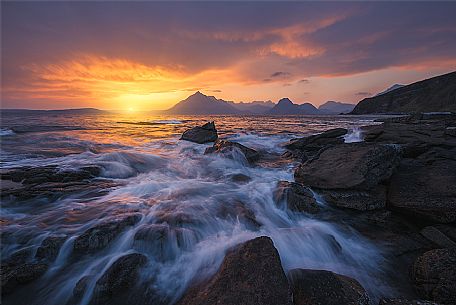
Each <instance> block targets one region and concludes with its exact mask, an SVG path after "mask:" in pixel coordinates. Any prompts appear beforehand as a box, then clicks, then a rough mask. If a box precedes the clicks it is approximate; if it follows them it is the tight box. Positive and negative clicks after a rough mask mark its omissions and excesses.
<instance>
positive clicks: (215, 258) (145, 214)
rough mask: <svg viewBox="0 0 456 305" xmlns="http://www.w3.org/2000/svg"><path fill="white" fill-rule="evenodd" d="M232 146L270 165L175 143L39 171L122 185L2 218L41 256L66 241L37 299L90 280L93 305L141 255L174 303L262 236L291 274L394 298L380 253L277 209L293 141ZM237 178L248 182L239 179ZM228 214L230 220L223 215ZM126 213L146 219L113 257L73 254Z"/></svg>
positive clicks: (51, 300)
mask: <svg viewBox="0 0 456 305" xmlns="http://www.w3.org/2000/svg"><path fill="white" fill-rule="evenodd" d="M178 122H179V121H166V122H164V123H163V124H178ZM352 129H353V131H352V132H350V133H349V134H348V135H347V137H346V141H361V140H362V138H361V135H360V133H359V129H357V128H356V127H354V128H352ZM225 138H226V139H228V140H232V141H236V142H239V143H241V144H244V145H246V146H248V147H251V148H254V149H256V150H258V151H260V152H261V153H262V154H263V155H265V156H270V157H267V158H264V159H263V161H260V162H259V163H258V165H256V166H251V165H249V164H248V162H247V161H246V160H245V158H244V157H243V155H242V154H236V153H235V155H234V156H231V158H226V157H223V156H219V155H204V150H205V149H206V148H207V147H208V146H210V145H198V144H194V143H190V142H185V141H179V140H177V138H171V139H163V140H154V141H150V142H148V143H145V144H143V145H141V146H138V147H131V148H128V149H122V150H119V151H110V152H105V153H94V152H90V151H87V152H83V153H79V154H71V155H66V156H62V157H55V158H44V159H40V160H39V164H40V166H45V165H52V164H58V166H59V167H60V168H61V169H66V170H68V169H74V170H75V169H77V168H81V167H83V166H86V165H97V166H100V167H101V168H102V171H101V179H109V180H114V181H116V182H118V185H117V186H116V187H114V188H113V189H111V190H110V191H109V193H107V194H104V195H101V196H99V197H96V198H84V197H78V196H70V197H64V198H62V199H60V200H58V201H56V202H51V203H46V204H43V205H42V206H40V207H37V205H35V204H30V206H28V208H29V209H30V210H33V209H38V211H35V212H34V213H30V210H27V207H23V208H17V207H14V206H13V207H7V208H4V209H2V211H1V213H2V217H5V218H7V219H11V220H14V221H15V222H16V225H15V226H14V228H15V230H16V234H17V236H18V239H19V237H21V236H30V237H31V238H30V240H29V241H28V242H27V243H26V247H30V248H33V249H35V250H36V248H37V247H38V246H39V245H40V243H41V242H42V241H43V240H44V239H45V238H46V237H47V236H49V235H51V234H52V235H61V236H67V237H68V238H67V240H66V242H65V243H64V245H63V246H62V248H61V249H60V252H59V254H58V257H57V259H56V261H55V262H54V263H53V264H52V265H51V267H50V268H49V269H48V271H47V272H46V274H45V275H44V276H43V277H42V278H40V279H39V280H38V282H37V284H36V285H35V286H34V287H33V289H34V291H36V292H37V294H38V295H37V296H36V297H35V300H37V301H38V303H42V304H49V305H52V304H56V305H57V304H65V303H66V302H67V301H68V300H69V298H70V297H71V295H72V293H73V289H74V287H75V285H76V283H77V282H78V281H79V280H80V279H81V278H83V277H85V276H90V279H89V282H88V284H87V289H86V291H85V294H84V297H83V298H82V301H81V303H80V304H81V305H82V304H83V305H85V304H88V303H89V301H90V298H91V296H92V293H93V288H94V287H95V283H96V281H97V280H98V279H99V278H100V277H101V276H102V274H103V273H104V271H106V270H107V269H108V268H109V266H110V265H111V264H112V263H113V262H115V260H116V259H117V258H119V257H120V256H122V255H125V254H128V253H132V252H139V253H142V254H145V255H146V256H147V257H148V258H149V262H148V264H147V265H146V267H145V268H143V269H142V276H141V279H142V281H143V282H144V283H146V284H147V285H149V286H150V287H152V288H153V289H154V290H155V291H158V293H159V294H160V295H161V296H162V297H163V299H165V300H168V301H170V302H171V303H172V302H174V301H176V300H177V299H178V298H179V297H180V296H181V295H182V293H184V291H185V289H186V288H188V287H189V285H191V284H192V283H194V282H195V281H197V280H201V279H204V278H208V277H210V276H211V275H212V274H214V273H215V272H216V271H217V269H218V267H219V266H220V264H221V262H222V260H223V258H224V255H225V253H226V251H227V249H229V248H230V247H232V246H234V245H236V244H239V243H241V242H243V241H246V240H249V239H252V238H254V237H257V236H262V235H267V236H270V237H271V238H272V240H273V242H274V245H275V247H276V248H277V249H278V251H279V254H280V258H281V261H282V265H283V267H284V269H285V271H288V270H290V269H293V268H310V269H326V270H331V271H335V272H337V273H341V274H345V275H348V276H351V277H353V278H355V279H357V280H358V281H359V282H360V283H361V284H362V285H363V286H364V287H365V288H366V290H368V292H369V294H370V295H371V297H372V298H373V299H376V298H377V297H379V296H385V295H389V294H391V293H392V292H393V289H392V288H391V287H388V285H386V284H385V280H384V274H385V272H386V270H385V267H384V254H383V252H382V249H381V248H379V247H377V246H376V245H374V244H373V243H371V242H370V241H368V240H367V239H365V238H363V237H362V236H361V235H360V234H358V233H357V232H356V231H355V230H353V229H351V228H350V227H349V226H347V225H343V224H338V223H337V221H334V220H330V218H328V217H323V218H319V216H318V215H307V214H304V213H297V212H292V211H290V210H287V209H286V208H285V204H281V203H276V202H274V199H273V192H274V190H275V188H276V185H277V182H278V181H281V180H285V181H293V169H294V167H295V166H296V165H297V164H294V163H291V162H289V161H286V162H284V161H283V160H282V159H281V158H280V155H281V154H282V153H283V152H284V149H283V148H282V144H283V143H285V142H286V141H288V140H289V139H291V138H292V136H291V135H288V134H276V135H260V134H254V133H243V134H233V135H229V136H227V137H225ZM14 164H15V166H18V165H20V166H27V165H28V166H31V165H35V166H36V164H37V160H36V159H24V160H21V161H15V163H14ZM239 174H242V175H245V176H248V177H250V179H249V180H248V181H243V182H239V181H236V180H235V179H233V177H234V176H236V175H239ZM315 196H316V198H317V200H318V203H319V204H320V205H321V206H322V207H323V209H324V210H326V213H327V214H328V213H329V214H330V213H331V208H330V207H328V206H327V205H326V204H325V202H323V201H322V200H321V199H320V198H319V196H318V194H315ZM237 203H239V204H242V206H244V207H245V208H246V209H247V210H249V211H251V212H253V214H254V216H255V220H256V222H257V223H258V224H260V225H259V226H255V225H252V224H251V223H248V222H245V221H243V220H242V219H240V218H239V217H236V213H232V212H233V211H231V210H230V209H233V210H234V209H235V208H234V207H232V205H233V204H237ZM222 210H223V211H225V210H226V211H227V212H226V213H225V214H223V213H221V212H220V211H222ZM127 212H135V213H140V214H141V215H142V217H141V220H140V221H139V223H138V224H136V225H135V226H133V227H130V228H129V229H127V230H125V231H123V233H122V234H121V235H120V236H119V237H118V238H116V239H115V241H114V242H112V243H110V244H109V246H108V247H107V248H106V249H103V250H101V251H99V252H97V253H95V254H94V255H90V256H84V257H83V258H82V259H79V260H75V259H74V257H73V256H72V249H73V243H74V240H75V238H76V237H77V236H79V235H80V234H82V233H83V232H84V231H85V230H87V229H88V228H90V227H93V226H95V225H97V224H99V223H101V222H103V221H104V220H105V219H107V218H109V217H110V216H112V215H117V214H118V213H127ZM154 225H160V226H166V228H167V232H168V234H167V236H166V239H165V240H164V241H163V242H164V244H163V248H162V249H161V250H160V251H157V249H156V248H154V247H151V246H150V245H148V244H147V243H144V242H141V241H137V240H135V238H134V236H135V234H137V233H138V231H140V230H141V229H144V228H146V227H148V226H154ZM37 232H39V233H38V234H37ZM18 245H19V244H18ZM18 247H19V246H18ZM18 247H14V246H12V247H11V246H10V247H7V248H4V249H2V254H3V255H6V256H8V255H9V254H11V253H12V252H14V251H16V250H18ZM21 247H23V245H21ZM38 303H37V304H38Z"/></svg>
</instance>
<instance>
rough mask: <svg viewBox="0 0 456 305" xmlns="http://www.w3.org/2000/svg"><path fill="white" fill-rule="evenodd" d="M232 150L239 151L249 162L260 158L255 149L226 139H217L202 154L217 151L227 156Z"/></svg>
mask: <svg viewBox="0 0 456 305" xmlns="http://www.w3.org/2000/svg"><path fill="white" fill-rule="evenodd" d="M233 150H238V151H240V152H241V153H242V154H243V155H244V156H245V158H246V159H247V161H249V162H250V163H253V162H255V161H257V160H258V159H259V158H260V154H259V153H258V152H257V151H256V150H254V149H251V148H248V147H246V146H244V145H242V144H239V143H236V142H231V141H226V140H218V141H217V142H215V143H214V146H212V147H208V148H206V151H205V152H204V154H212V153H218V154H224V155H225V156H227V157H232V156H231V155H230V153H232V152H233Z"/></svg>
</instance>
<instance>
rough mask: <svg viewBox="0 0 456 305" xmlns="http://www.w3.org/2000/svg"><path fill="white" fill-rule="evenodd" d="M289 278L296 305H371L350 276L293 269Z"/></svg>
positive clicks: (361, 288)
mask: <svg viewBox="0 0 456 305" xmlns="http://www.w3.org/2000/svg"><path fill="white" fill-rule="evenodd" d="M288 277H289V279H290V284H291V287H292V291H293V304H294V305H369V297H368V295H367V292H366V291H365V290H364V288H363V287H362V286H361V285H360V284H359V283H358V281H356V280H355V279H352V278H350V277H348V276H344V275H340V274H336V273H334V272H331V271H326V270H309V269H293V270H291V271H290V272H289V273H288Z"/></svg>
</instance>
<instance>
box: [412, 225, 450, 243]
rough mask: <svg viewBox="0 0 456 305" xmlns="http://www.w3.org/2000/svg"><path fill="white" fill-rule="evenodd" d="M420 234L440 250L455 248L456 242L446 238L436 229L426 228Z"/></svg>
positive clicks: (432, 227)
mask: <svg viewBox="0 0 456 305" xmlns="http://www.w3.org/2000/svg"><path fill="white" fill-rule="evenodd" d="M455 230H456V229H455ZM442 231H443V232H442ZM420 233H421V235H423V236H424V237H426V238H427V239H428V240H430V241H432V242H433V243H434V244H436V245H438V246H439V247H441V248H456V242H455V241H453V240H452V239H451V238H450V237H448V236H447V235H446V234H445V233H444V230H439V228H438V227H434V226H428V227H425V228H423V229H422V230H421V232H420Z"/></svg>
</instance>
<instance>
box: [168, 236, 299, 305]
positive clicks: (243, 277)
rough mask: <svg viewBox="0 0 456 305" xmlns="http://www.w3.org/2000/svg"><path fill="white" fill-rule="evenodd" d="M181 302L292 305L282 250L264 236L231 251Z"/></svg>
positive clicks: (195, 304) (184, 304)
mask: <svg viewBox="0 0 456 305" xmlns="http://www.w3.org/2000/svg"><path fill="white" fill-rule="evenodd" d="M177 304H179V305H202V304H219V305H238V304H243V305H260V304H262V305H291V304H292V302H291V294H290V290H289V287H288V283H287V278H286V276H285V273H284V271H283V269H282V265H281V262H280V257H279V253H278V252H277V250H276V249H275V247H274V244H273V243H272V240H271V239H270V238H269V237H266V236H262V237H258V238H255V239H253V240H250V241H247V242H245V243H243V244H241V245H238V246H236V247H234V248H232V249H231V250H229V251H228V252H227V254H226V256H225V259H224V260H223V263H222V265H221V266H220V269H219V270H218V271H217V273H216V274H215V275H214V276H213V277H212V278H211V279H209V280H207V281H206V282H204V283H201V284H200V285H198V286H196V287H192V288H190V289H189V290H188V291H187V293H186V294H185V295H184V296H183V297H182V299H181V300H180V301H179V302H178V303H177Z"/></svg>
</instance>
